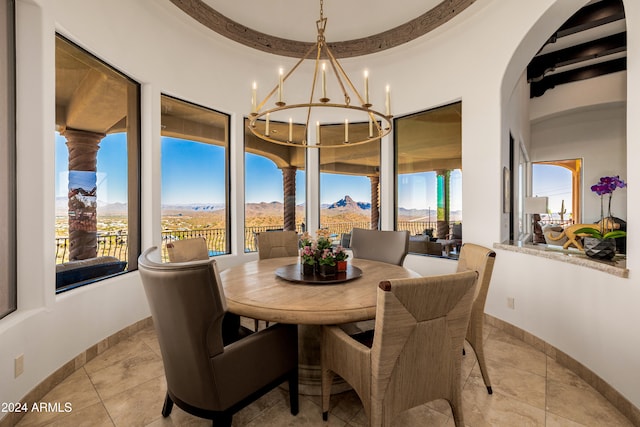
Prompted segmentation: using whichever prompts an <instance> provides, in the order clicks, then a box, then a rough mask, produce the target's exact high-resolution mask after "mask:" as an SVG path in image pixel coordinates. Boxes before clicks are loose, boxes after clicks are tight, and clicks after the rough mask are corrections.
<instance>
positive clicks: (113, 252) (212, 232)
mask: <svg viewBox="0 0 640 427" xmlns="http://www.w3.org/2000/svg"><path fill="white" fill-rule="evenodd" d="M369 226H370V224H369V223H368V222H336V223H328V224H323V225H322V227H321V228H323V229H327V230H329V232H330V234H331V235H332V236H333V237H334V238H335V239H336V240H337V239H339V238H340V235H341V234H342V233H350V232H351V230H352V229H353V228H369ZM435 227H436V224H435V222H427V221H420V222H418V221H399V222H398V229H399V230H408V231H409V232H410V233H411V234H421V233H422V232H423V231H424V230H425V229H429V228H434V229H435ZM267 230H282V226H278V225H273V226H256V227H246V228H245V231H244V251H245V252H256V251H257V250H258V248H257V247H256V237H255V236H256V234H257V233H261V232H264V231H267ZM296 231H297V232H298V233H302V232H303V230H302V228H301V227H300V226H299V227H298V230H296ZM199 236H202V237H204V238H205V240H206V241H207V249H208V250H209V254H210V255H211V256H215V255H222V254H225V253H227V235H226V230H225V229H224V228H201V229H194V230H165V231H163V232H162V248H161V250H162V259H163V260H168V255H167V252H166V244H167V243H169V242H171V241H174V240H182V239H189V238H193V237H199ZM128 252H129V245H128V235H127V234H125V233H122V232H117V233H99V234H98V247H97V256H114V257H116V258H118V259H119V260H121V261H128ZM67 261H69V238H68V237H56V263H57V264H61V263H64V262H67Z"/></svg>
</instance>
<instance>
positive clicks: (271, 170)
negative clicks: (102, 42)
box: [244, 120, 306, 252]
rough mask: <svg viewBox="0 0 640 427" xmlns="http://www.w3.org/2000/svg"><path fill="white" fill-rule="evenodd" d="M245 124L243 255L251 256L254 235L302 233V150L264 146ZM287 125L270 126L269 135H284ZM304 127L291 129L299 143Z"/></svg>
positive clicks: (303, 184)
mask: <svg viewBox="0 0 640 427" xmlns="http://www.w3.org/2000/svg"><path fill="white" fill-rule="evenodd" d="M248 124H249V121H248V120H245V134H244V144H245V148H244V149H245V158H244V163H245V164H244V170H245V193H244V195H245V207H244V216H245V226H244V230H245V233H244V234H245V241H244V250H245V252H255V251H257V247H256V238H255V236H256V234H257V233H260V232H263V231H267V230H295V231H297V232H299V233H300V232H302V231H305V230H306V225H305V206H306V204H305V194H306V191H305V181H306V175H305V149H304V148H298V147H288V146H284V145H278V144H274V143H271V142H267V141H264V140H261V139H259V138H258V137H256V136H255V135H254V134H253V133H251V131H249V129H248ZM288 126H289V124H288V123H281V122H274V121H271V122H270V128H271V132H273V133H277V132H282V133H284V132H288ZM303 133H304V126H303V125H299V124H294V125H293V135H294V138H295V139H297V140H301V139H303V138H302V134H303Z"/></svg>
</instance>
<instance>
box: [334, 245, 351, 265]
mask: <svg viewBox="0 0 640 427" xmlns="http://www.w3.org/2000/svg"><path fill="white" fill-rule="evenodd" d="M333 253H334V254H335V256H336V266H337V267H338V271H347V258H349V254H348V253H347V251H346V250H345V249H344V248H343V247H342V245H338V246H337V247H336V248H335V250H334V251H333Z"/></svg>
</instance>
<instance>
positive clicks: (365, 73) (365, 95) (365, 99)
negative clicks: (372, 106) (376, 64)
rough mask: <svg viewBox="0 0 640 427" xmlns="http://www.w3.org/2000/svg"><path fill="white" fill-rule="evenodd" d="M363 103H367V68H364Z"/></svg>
mask: <svg viewBox="0 0 640 427" xmlns="http://www.w3.org/2000/svg"><path fill="white" fill-rule="evenodd" d="M364 103H365V104H369V70H364Z"/></svg>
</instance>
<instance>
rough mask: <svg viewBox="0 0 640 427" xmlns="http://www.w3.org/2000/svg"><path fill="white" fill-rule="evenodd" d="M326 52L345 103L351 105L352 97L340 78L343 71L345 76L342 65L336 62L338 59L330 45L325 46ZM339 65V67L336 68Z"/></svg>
mask: <svg viewBox="0 0 640 427" xmlns="http://www.w3.org/2000/svg"><path fill="white" fill-rule="evenodd" d="M324 50H325V52H326V54H327V57H328V58H329V64H331V68H332V69H333V74H334V75H335V76H336V80H338V84H339V85H340V88H341V89H342V95H343V96H344V103H345V104H347V105H349V104H350V99H351V98H350V97H349V94H348V93H347V88H346V87H345V86H344V83H343V82H342V79H341V78H340V71H342V73H343V74H344V70H342V67H341V66H340V64H338V61H337V60H336V58H335V57H334V56H333V54H332V53H331V49H329V46H328V45H326V44H325V45H324ZM336 64H337V66H336Z"/></svg>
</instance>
